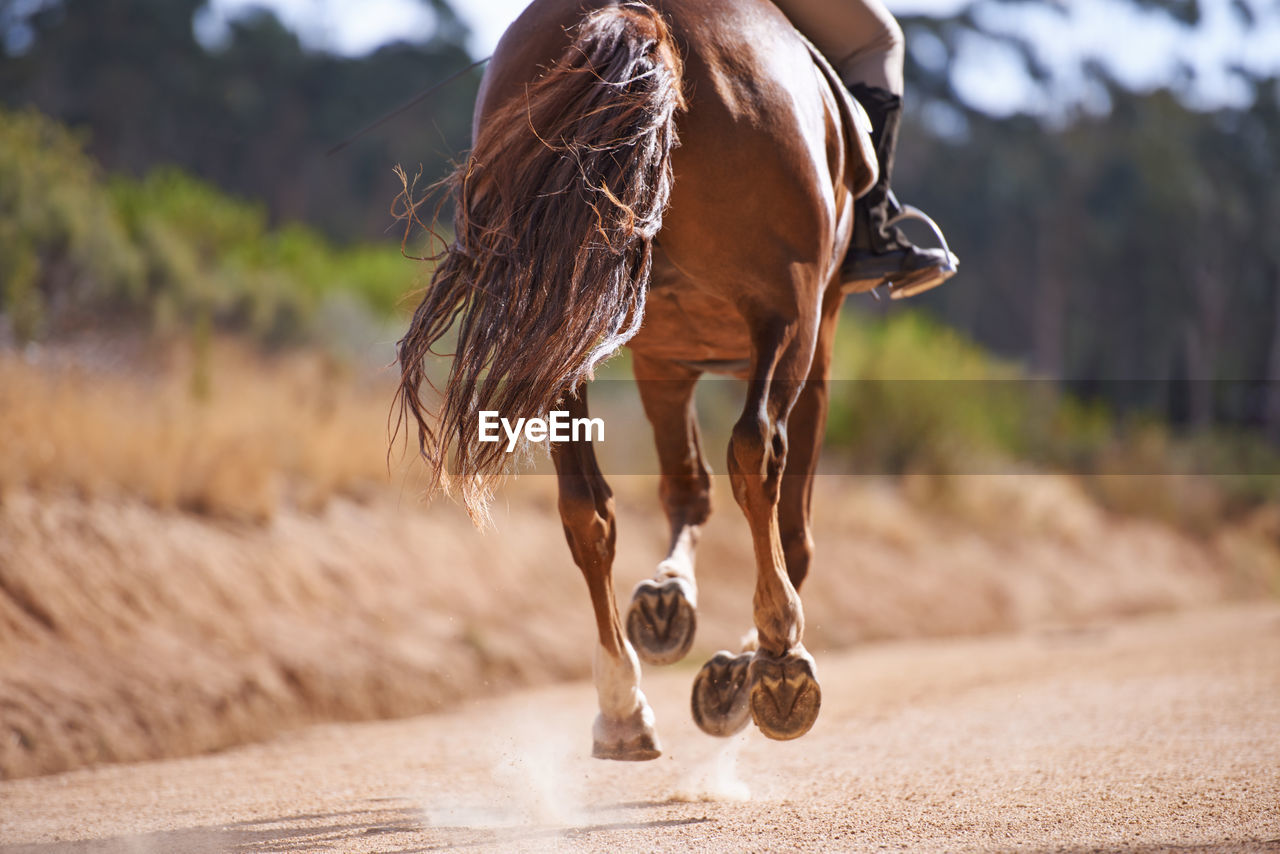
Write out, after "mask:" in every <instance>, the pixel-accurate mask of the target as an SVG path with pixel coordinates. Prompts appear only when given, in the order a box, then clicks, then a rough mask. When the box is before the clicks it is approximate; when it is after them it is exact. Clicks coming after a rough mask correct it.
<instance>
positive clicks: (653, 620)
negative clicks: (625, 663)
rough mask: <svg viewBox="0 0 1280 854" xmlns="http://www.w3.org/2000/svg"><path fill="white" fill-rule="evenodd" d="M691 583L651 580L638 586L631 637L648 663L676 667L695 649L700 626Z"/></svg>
mask: <svg viewBox="0 0 1280 854" xmlns="http://www.w3.org/2000/svg"><path fill="white" fill-rule="evenodd" d="M687 587H688V582H687V581H684V580H682V579H679V578H668V579H666V580H664V581H654V580H652V579H647V580H645V581H641V582H640V583H639V584H637V585H636V590H635V593H633V594H631V607H630V608H629V609H628V610H627V638H628V639H629V640H630V641H631V645H632V646H633V647H635V650H636V655H638V656H640V660H641V661H643V662H645V663H646V664H674V663H676V662H677V661H679V660H680V659H682V658H684V657H685V655H687V654H688V652H689V647H691V646H693V635H694V632H695V631H696V629H697V627H698V614H697V611H695V610H694V607H693V603H692V601H691V600H692V598H693V597H692V595H691V591H689V590H686V588H687Z"/></svg>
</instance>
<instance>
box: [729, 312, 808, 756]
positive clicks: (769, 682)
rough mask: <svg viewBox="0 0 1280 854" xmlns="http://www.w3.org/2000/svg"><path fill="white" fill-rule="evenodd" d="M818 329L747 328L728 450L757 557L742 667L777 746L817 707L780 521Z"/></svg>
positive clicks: (754, 713) (770, 322) (755, 707)
mask: <svg viewBox="0 0 1280 854" xmlns="http://www.w3.org/2000/svg"><path fill="white" fill-rule="evenodd" d="M797 314H798V315H799V316H805V313H804V312H799V313H797ZM817 326H818V324H817V323H812V324H809V323H805V322H802V321H798V322H791V323H784V322H781V321H778V320H776V319H764V320H757V322H756V323H753V324H752V328H753V330H755V332H754V337H755V342H754V343H755V348H754V349H755V355H754V358H753V365H752V377H753V379H752V380H751V382H750V384H749V386H748V392H747V400H746V403H745V405H744V407H743V414H742V417H741V418H740V419H739V420H738V422H737V424H736V425H734V428H733V438H732V439H731V441H730V444H729V476H730V480H731V482H732V484H733V494H734V498H735V499H736V500H737V502H738V505H739V506H740V507H741V508H742V510H743V513H744V514H745V515H746V517H747V522H748V524H749V525H750V527H751V536H752V545H753V546H754V551H755V557H756V589H755V595H754V597H753V606H754V616H755V624H756V630H757V635H758V638H759V648H758V649H757V650H756V651H755V653H754V655H752V657H751V661H750V663H749V665H748V667H747V681H748V683H749V685H750V689H749V697H748V705H749V708H750V712H751V718H752V720H753V721H754V722H755V724H756V726H757V728H759V729H760V731H761V732H763V733H764V734H765V735H766V736H768V737H769V738H774V739H791V738H798V737H799V736H801V735H804V734H805V733H806V732H808V731H809V729H810V728H812V726H813V724H814V722H815V721H816V720H817V717H818V711H819V709H820V708H821V705H822V691H821V689H820V688H819V686H818V680H817V673H816V667H815V665H814V661H813V658H812V656H810V655H809V653H808V652H807V651H806V650H805V648H804V646H803V644H802V642H801V639H802V637H803V635H804V611H803V608H802V607H801V604H800V597H799V594H797V593H796V589H795V587H794V585H793V584H792V582H791V579H790V577H789V574H788V572H787V565H786V563H787V561H786V555H785V550H784V545H783V540H782V534H781V529H780V524H779V517H778V504H779V500H780V497H781V491H782V490H781V487H782V479H783V474H784V472H785V469H786V464H787V451H788V448H787V420H788V418H789V416H790V415H791V411H792V409H793V408H794V406H795V404H796V402H797V400H798V399H799V397H800V395H801V393H802V391H803V390H804V386H805V380H806V378H807V377H808V375H809V371H810V368H811V366H812V363H813V355H814V349H815V345H816V343H817V341H816V339H817V337H818V328H817Z"/></svg>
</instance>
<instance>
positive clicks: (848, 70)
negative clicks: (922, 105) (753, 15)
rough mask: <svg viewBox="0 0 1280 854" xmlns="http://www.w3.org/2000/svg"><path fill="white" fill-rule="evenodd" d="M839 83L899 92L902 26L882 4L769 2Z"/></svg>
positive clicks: (873, 0) (870, 0) (868, 0)
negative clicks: (823, 60) (827, 63)
mask: <svg viewBox="0 0 1280 854" xmlns="http://www.w3.org/2000/svg"><path fill="white" fill-rule="evenodd" d="M773 2H774V3H775V4H776V5H777V7H778V8H779V9H781V10H782V12H783V14H785V15H786V16H787V17H788V18H790V19H791V23H793V24H795V26H796V29H798V30H799V31H800V32H802V33H804V34H805V36H806V37H807V38H808V39H809V41H811V42H813V43H814V45H815V46H816V47H817V48H818V50H820V51H822V55H823V56H825V57H826V58H827V59H828V61H830V62H831V64H832V65H833V66H835V69H836V71H838V72H839V73H840V77H841V79H842V80H844V82H845V85H852V84H854V83H864V84H866V85H868V86H876V87H879V88H881V89H888V90H889V91H890V92H892V93H893V94H895V95H901V94H902V62H903V58H904V47H903V45H904V43H903V39H902V28H901V27H899V26H898V22H897V21H896V20H895V19H894V17H893V14H892V13H890V11H889V10H888V9H887V8H885V5H884V3H883V2H881V0H773Z"/></svg>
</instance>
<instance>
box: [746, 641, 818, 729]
mask: <svg viewBox="0 0 1280 854" xmlns="http://www.w3.org/2000/svg"><path fill="white" fill-rule="evenodd" d="M748 680H749V682H750V685H751V690H750V708H751V718H752V720H754V721H755V724H756V727H757V728H759V730H760V731H761V732H762V733H764V734H765V735H766V736H768V737H769V738H773V739H778V740H780V741H785V740H788V739H792V738H799V737H800V736H802V735H804V734H805V733H806V732H808V731H809V730H810V729H811V728H812V727H813V724H814V722H815V721H816V720H817V719H818V710H819V709H820V708H821V707H822V689H821V688H820V687H819V686H818V677H817V668H816V666H815V665H814V661H813V657H812V656H811V655H809V653H808V652H806V651H805V650H804V648H803V647H796V648H795V649H792V650H791V651H789V652H787V653H785V654H784V655H781V656H774V655H771V654H769V653H767V652H765V651H764V650H763V649H762V650H760V651H757V652H756V654H755V656H754V657H753V658H752V660H751V665H750V667H749V669H748Z"/></svg>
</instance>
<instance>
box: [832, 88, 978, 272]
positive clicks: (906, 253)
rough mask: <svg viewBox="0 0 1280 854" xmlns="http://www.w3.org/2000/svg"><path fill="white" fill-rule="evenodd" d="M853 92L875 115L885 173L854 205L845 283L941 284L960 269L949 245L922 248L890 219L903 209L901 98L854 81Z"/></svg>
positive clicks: (876, 144)
mask: <svg viewBox="0 0 1280 854" xmlns="http://www.w3.org/2000/svg"><path fill="white" fill-rule="evenodd" d="M849 91H850V92H852V93H853V96H854V97H855V98H857V99H858V102H859V103H860V104H862V106H863V108H864V109H866V111H867V115H868V116H869V117H870V118H871V145H872V147H873V148H874V149H875V152H876V158H877V159H878V160H879V161H880V177H879V179H877V180H876V183H875V185H874V186H873V187H872V188H871V189H870V190H868V191H867V194H866V195H865V196H863V197H862V198H860V199H858V201H857V203H856V204H855V205H854V226H853V242H852V243H851V244H850V246H849V254H848V255H846V256H845V259H844V264H843V266H842V267H841V273H842V275H843V278H844V280H845V281H846V282H855V281H857V282H868V281H876V282H879V283H881V284H885V283H887V284H889V285H890V287H891V289H892V292H893V295H894V296H913V295H915V294H917V293H920V292H921V291H925V290H928V289H929V288H932V287H934V286H936V285H940V284H942V283H943V282H944V281H946V280H947V279H948V278H950V277H951V275H952V274H953V273H954V272H955V263H954V261H955V258H954V256H949V253H948V252H947V251H946V250H944V249H922V248H920V247H919V246H916V245H914V244H913V243H911V241H909V240H907V238H906V236H905V235H903V233H902V232H901V231H900V230H899V229H898V228H897V227H895V226H891V225H889V221H890V220H891V219H892V218H893V217H894V216H896V215H897V214H898V213H900V210H899V209H898V207H897V203H896V200H895V199H894V198H893V194H892V193H890V192H889V182H890V180H892V178H893V155H894V149H896V148H897V146H898V123H899V121H900V120H901V118H902V98H901V97H900V96H898V95H895V94H893V93H892V92H889V91H888V90H886V89H880V88H877V87H875V86H867V85H865V84H862V83H855V84H854V85H852V86H850V87H849Z"/></svg>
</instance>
